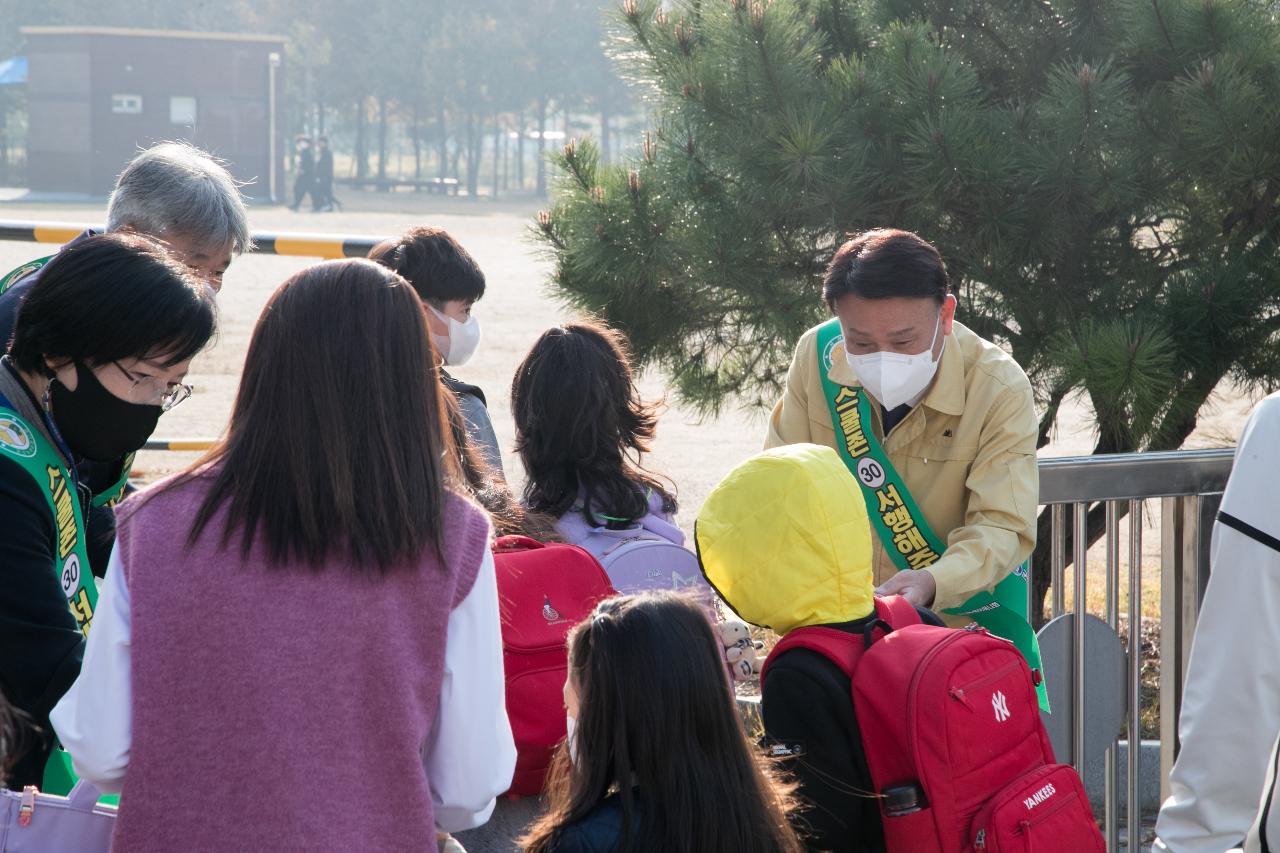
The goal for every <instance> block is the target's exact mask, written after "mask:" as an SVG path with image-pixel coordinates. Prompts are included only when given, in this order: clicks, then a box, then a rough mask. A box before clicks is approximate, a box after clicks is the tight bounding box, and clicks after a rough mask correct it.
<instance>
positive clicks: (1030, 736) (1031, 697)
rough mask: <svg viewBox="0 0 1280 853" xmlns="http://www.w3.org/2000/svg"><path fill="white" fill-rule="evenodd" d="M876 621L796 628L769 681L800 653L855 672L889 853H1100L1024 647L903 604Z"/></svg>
mask: <svg viewBox="0 0 1280 853" xmlns="http://www.w3.org/2000/svg"><path fill="white" fill-rule="evenodd" d="M875 616H876V620H877V621H875V623H874V625H873V626H872V627H871V628H870V629H869V633H868V634H867V635H866V636H865V638H864V636H861V635H857V634H851V633H848V632H845V631H840V630H836V629H834V628H823V627H812V628H799V629H797V630H794V631H792V632H791V633H789V634H787V636H786V637H784V638H783V639H782V641H781V642H779V643H778V645H777V646H776V647H775V648H774V649H773V652H772V653H771V654H770V655H769V658H768V660H766V661H765V667H764V670H763V671H762V673H761V681H762V686H763V682H764V680H765V679H766V678H767V676H768V668H769V665H770V664H771V663H772V662H773V661H775V660H776V659H777V657H778V656H779V655H781V654H785V653H786V652H787V651H789V650H791V649H808V650H810V651H814V652H817V653H819V654H821V655H823V656H824V657H826V658H827V659H828V660H830V661H831V662H832V663H834V664H835V665H836V666H838V667H839V668H840V669H841V670H842V671H843V672H844V673H845V674H846V675H847V676H849V678H850V679H851V682H852V697H851V698H852V701H853V710H854V716H855V718H856V720H857V725H858V729H859V734H860V737H861V742H862V745H863V749H864V751H865V753H866V762H867V769H868V770H869V771H870V777H871V779H872V781H873V783H874V785H875V790H876V792H877V793H878V794H879V796H880V802H881V809H880V812H881V823H882V825H883V828H884V841H885V848H886V850H887V851H888V853H920V851H926V850H927V851H938V853H1005V851H1019V853H1021V851H1026V850H1035V851H1036V853H1095V852H1096V853H1101V851H1103V850H1104V849H1105V844H1104V842H1103V840H1102V834H1101V833H1100V832H1099V831H1098V825H1097V822H1096V821H1095V820H1094V817H1093V814H1092V812H1091V810H1090V808H1089V801H1088V798H1087V797H1086V795H1085V791H1084V786H1083V785H1082V784H1081V782H1080V778H1079V776H1078V775H1077V774H1076V772H1075V771H1074V770H1073V769H1072V768H1070V767H1067V766H1065V765H1061V764H1056V763H1054V758H1053V748H1052V746H1051V745H1050V744H1049V737H1048V735H1047V734H1046V732H1045V730H1044V725H1043V723H1042V722H1041V720H1040V713H1039V706H1038V703H1037V700H1036V689H1035V688H1036V684H1037V681H1036V678H1037V677H1038V676H1037V675H1033V673H1032V672H1031V671H1030V670H1029V669H1028V667H1027V663H1026V660H1025V659H1024V658H1023V657H1022V655H1021V654H1020V653H1019V652H1018V650H1017V649H1015V648H1014V647H1013V644H1012V643H1009V642H1008V641H1006V640H1002V639H1000V638H998V637H994V636H992V635H990V634H988V633H987V632H986V631H984V630H982V629H976V630H973V629H968V630H956V629H950V628H939V627H934V626H931V625H922V624H920V617H919V614H918V613H917V612H916V610H915V608H914V607H912V606H911V605H910V604H909V603H908V602H906V601H905V600H904V599H901V598H899V597H897V596H894V597H891V598H882V599H880V598H878V599H876V613H875ZM975 627H976V626H975ZM811 748H812V747H811Z"/></svg>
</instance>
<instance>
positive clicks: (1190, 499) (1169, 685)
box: [1160, 494, 1222, 800]
mask: <svg viewBox="0 0 1280 853" xmlns="http://www.w3.org/2000/svg"><path fill="white" fill-rule="evenodd" d="M1221 503H1222V496H1221V495H1219V494H1209V495H1189V496H1183V497H1175V498H1165V499H1164V500H1163V501H1162V502H1161V504H1162V505H1161V543H1160V589H1161V593H1160V772H1161V780H1160V786H1161V787H1160V796H1161V799H1162V800H1163V799H1165V798H1167V797H1168V796H1169V774H1170V772H1171V771H1172V770H1173V763H1174V761H1176V760H1177V757H1178V750H1179V748H1180V747H1181V744H1180V743H1179V742H1178V717H1179V716H1180V715H1181V713H1182V693H1183V689H1184V687H1185V682H1186V677H1187V664H1188V663H1190V660H1191V646H1192V643H1193V641H1194V640H1195V630H1196V620H1197V618H1198V617H1199V615H1200V602H1201V601H1202V600H1204V590H1205V586H1206V585H1207V584H1208V583H1209V544H1210V541H1211V538H1212V531H1213V521H1214V517H1215V516H1216V515H1217V512H1218V507H1219V506H1220V505H1221Z"/></svg>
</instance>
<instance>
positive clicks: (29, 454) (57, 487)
mask: <svg viewBox="0 0 1280 853" xmlns="http://www.w3.org/2000/svg"><path fill="white" fill-rule="evenodd" d="M0 456H4V457H6V458H8V459H11V460H13V461H14V462H16V463H18V466H19V467H20V468H22V470H24V471H26V472H27V474H28V475H30V476H31V479H33V480H35V483H36V488H37V489H39V491H40V494H42V495H44V499H45V502H46V503H47V504H48V505H49V515H50V518H52V519H53V528H54V540H55V542H56V554H55V562H54V565H53V568H54V571H56V572H57V575H58V584H59V585H60V586H61V587H62V593H63V595H65V596H66V597H67V607H69V608H70V610H71V615H72V616H73V617H74V618H75V620H76V626H77V627H78V628H79V629H80V631H81V633H83V634H84V635H85V636H86V637H88V636H89V625H90V624H91V623H92V621H93V611H94V609H95V608H96V607H97V606H98V587H97V585H96V584H95V583H94V580H93V572H92V571H90V569H89V552H88V550H87V543H86V541H85V523H84V514H83V513H82V512H81V509H80V501H79V498H78V497H77V495H76V483H75V481H74V480H73V479H72V478H71V475H70V473H69V472H68V471H67V466H66V463H65V461H64V460H63V458H62V455H61V454H60V453H59V452H58V450H57V449H56V448H55V447H53V446H52V445H50V444H49V442H48V441H46V440H45V438H44V436H43V435H42V434H41V433H40V431H39V430H38V429H36V428H35V427H33V426H32V425H31V424H29V423H27V422H26V421H25V420H23V418H22V416H21V415H19V414H18V413H17V412H15V411H14V410H13V409H11V408H9V407H8V401H7V400H5V399H4V397H0ZM75 781H76V777H75V774H74V772H72V770H71V759H70V757H69V756H68V755H67V754H66V753H65V752H63V751H62V750H60V749H54V750H53V753H52V754H51V755H50V756H49V762H48V764H47V765H46V766H45V773H44V782H43V785H42V786H41V790H43V791H44V792H45V793H47V794H60V795H66V794H67V793H68V792H70V790H71V788H72V786H73V785H74V784H75Z"/></svg>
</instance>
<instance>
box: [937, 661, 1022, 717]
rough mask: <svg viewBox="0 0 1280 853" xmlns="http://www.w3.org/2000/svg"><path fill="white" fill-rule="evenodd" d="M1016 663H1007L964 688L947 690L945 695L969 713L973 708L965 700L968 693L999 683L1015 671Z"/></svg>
mask: <svg viewBox="0 0 1280 853" xmlns="http://www.w3.org/2000/svg"><path fill="white" fill-rule="evenodd" d="M1018 663H1019V662H1018V661H1016V660H1015V661H1009V662H1008V663H1007V664H1005V665H1004V666H1002V667H1000V668H999V669H996V670H992V671H991V672H989V673H987V674H986V675H984V676H982V678H979V679H978V680H977V681H971V682H969V683H968V684H966V685H965V686H964V687H951V688H948V690H947V693H948V694H949V695H950V696H951V698H952V699H955V700H956V701H958V702H959V703H960V704H961V705H964V706H965V707H966V708H968V709H969V710H970V711H973V710H974V707H973V706H972V705H970V704H969V700H968V698H967V696H968V693H969V691H971V690H977V689H978V688H980V687H986V686H987V685H988V684H990V683H992V682H993V681H999V680H1000V679H1001V678H1004V677H1005V676H1006V675H1008V674H1009V672H1010V671H1011V670H1015V669H1017V668H1018Z"/></svg>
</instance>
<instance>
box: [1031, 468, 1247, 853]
mask: <svg viewBox="0 0 1280 853" xmlns="http://www.w3.org/2000/svg"><path fill="white" fill-rule="evenodd" d="M1234 454H1235V451H1234V450H1232V449H1224V450H1193V451H1177V452H1171V453H1134V454H1123V455H1115V456H1092V457H1069V458H1062V459H1046V460H1042V461H1041V462H1040V502H1041V503H1042V504H1044V505H1047V506H1048V507H1049V512H1050V518H1051V521H1052V525H1051V533H1050V541H1049V548H1050V571H1051V581H1050V609H1051V615H1052V616H1054V617H1057V616H1060V615H1062V614H1063V613H1065V612H1077V613H1078V612H1088V570H1089V565H1088V564H1089V553H1088V552H1089V548H1088V541H1089V527H1090V518H1089V514H1090V509H1091V508H1093V509H1095V515H1096V508H1097V507H1099V506H1100V507H1102V508H1103V518H1102V527H1103V529H1102V535H1101V538H1100V539H1099V540H1098V542H1100V543H1101V544H1102V546H1103V548H1104V550H1105V553H1106V585H1105V597H1104V605H1103V609H1104V610H1105V614H1104V616H1105V621H1106V622H1107V624H1108V625H1109V626H1110V627H1111V629H1112V630H1113V631H1114V630H1117V629H1118V627H1119V606H1120V592H1121V579H1122V577H1123V574H1125V573H1122V571H1121V552H1122V547H1123V546H1124V545H1125V544H1127V546H1128V548H1127V550H1128V559H1127V568H1128V571H1127V575H1128V584H1127V587H1128V589H1127V591H1128V614H1127V616H1128V623H1129V643H1128V661H1127V674H1126V682H1125V683H1126V685H1127V693H1128V696H1127V705H1128V708H1127V720H1128V729H1129V749H1128V767H1127V771H1128V786H1127V788H1128V790H1127V803H1126V820H1127V824H1128V825H1127V828H1126V830H1127V831H1126V832H1125V836H1126V837H1127V838H1126V840H1127V842H1128V849H1129V850H1130V851H1135V852H1136V851H1138V850H1141V849H1142V848H1141V833H1142V814H1141V778H1142V770H1141V756H1142V749H1141V731H1142V711H1143V708H1142V705H1141V695H1142V645H1141V625H1142V556H1143V548H1142V533H1143V526H1144V512H1143V510H1144V507H1145V504H1146V502H1147V501H1149V500H1159V501H1160V508H1159V521H1160V626H1161V630H1160V773H1161V792H1162V793H1161V799H1162V800H1163V799H1164V798H1165V797H1166V796H1167V795H1168V784H1169V781H1168V780H1169V771H1170V770H1171V769H1172V767H1173V761H1174V758H1175V757H1176V755H1177V750H1178V743H1177V726H1178V713H1179V711H1180V710H1181V707H1182V690H1183V684H1184V679H1185V677H1186V672H1187V661H1188V659H1189V656H1190V652H1191V641H1192V638H1193V637H1194V633H1195V623H1196V617H1197V616H1198V614H1199V607H1200V602H1201V600H1202V599H1203V597H1204V589H1205V584H1206V583H1207V582H1208V577H1209V535H1210V531H1211V529H1212V526H1213V520H1214V517H1215V516H1216V514H1217V511H1218V506H1219V504H1220V503H1221V499H1222V490H1223V489H1224V488H1225V486H1226V482H1227V477H1228V476H1229V475H1230V473H1231V463H1232V460H1233V458H1234ZM1124 514H1127V515H1128V518H1129V534H1128V542H1127V543H1124V542H1122V541H1121V539H1122V537H1121V534H1120V519H1121V516H1122V515H1124ZM1069 528H1070V531H1071V540H1072V543H1071V544H1072V549H1071V550H1072V559H1071V564H1072V565H1073V574H1074V577H1073V581H1074V582H1073V583H1072V587H1073V588H1074V589H1073V595H1072V607H1071V608H1070V610H1068V609H1067V608H1066V598H1067V596H1066V582H1065V575H1066V566H1067V559H1066V556H1067V555H1066V551H1067V547H1066V545H1067V536H1068V529H1069ZM1033 603H1034V602H1033ZM1072 640H1073V647H1074V655H1073V660H1074V671H1073V673H1072V690H1071V698H1072V701H1071V706H1072V707H1071V713H1072V724H1073V725H1072V734H1073V737H1072V743H1073V753H1072V754H1073V756H1074V757H1075V758H1076V761H1077V769H1079V770H1081V771H1082V772H1083V769H1084V768H1083V762H1082V760H1081V757H1082V756H1083V754H1084V749H1083V742H1084V723H1085V718H1086V715H1087V714H1088V707H1089V705H1088V697H1087V696H1086V695H1085V691H1084V670H1083V667H1084V660H1085V654H1084V620H1082V619H1076V620H1074V622H1073V637H1072ZM1117 750H1118V742H1116V741H1113V742H1112V744H1111V746H1110V748H1109V749H1108V750H1107V752H1106V755H1105V758H1104V769H1103V774H1104V785H1105V790H1104V794H1103V801H1104V803H1103V815H1102V821H1103V824H1104V829H1105V836H1106V840H1107V850H1108V851H1109V853H1110V851H1115V850H1117V849H1118V846H1119V843H1120V838H1121V833H1120V829H1119V825H1118V824H1119V809H1118V803H1117V801H1118V795H1119V786H1118V767H1117V762H1116V755H1117Z"/></svg>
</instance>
